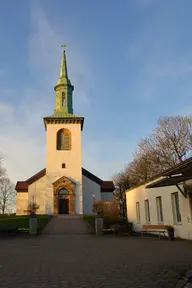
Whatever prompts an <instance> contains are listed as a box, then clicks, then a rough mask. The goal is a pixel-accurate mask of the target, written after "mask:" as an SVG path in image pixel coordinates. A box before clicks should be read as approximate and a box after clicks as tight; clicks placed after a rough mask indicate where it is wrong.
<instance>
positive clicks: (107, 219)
mask: <svg viewBox="0 0 192 288" xmlns="http://www.w3.org/2000/svg"><path fill="white" fill-rule="evenodd" d="M83 219H84V220H85V221H87V222H88V224H89V225H90V226H91V227H92V228H93V229H94V230H95V215H89V214H87V215H86V214H85V215H83ZM103 222H104V223H103V224H104V227H103V228H104V229H110V227H111V225H114V224H120V225H128V221H127V218H123V217H118V216H111V215H109V216H104V217H103Z"/></svg>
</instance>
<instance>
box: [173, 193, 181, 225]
mask: <svg viewBox="0 0 192 288" xmlns="http://www.w3.org/2000/svg"><path fill="white" fill-rule="evenodd" d="M171 199H172V209H173V220H174V223H175V224H179V223H181V213H180V207H179V193H178V192H176V193H172V194H171Z"/></svg>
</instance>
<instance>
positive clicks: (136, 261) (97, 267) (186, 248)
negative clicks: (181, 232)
mask: <svg viewBox="0 0 192 288" xmlns="http://www.w3.org/2000/svg"><path fill="white" fill-rule="evenodd" d="M191 258H192V249H191V243H188V242H185V241H175V242H169V241H164V240H157V239H147V241H146V239H144V240H142V239H140V238H131V237H113V236H112V237H105V236H104V237H95V236H87V235H70V236H66V235H56V236H54V235H43V236H38V237H28V238H27V237H26V238H21V237H19V238H11V239H6V240H5V239H4V240H0V279H1V281H0V287H9V288H13V287H14V288H22V287H25V288H34V287H35V288H44V287H46V288H47V287H51V288H55V287H59V288H60V287H70V288H73V287H78V288H95V287H97V288H98V287H101V288H108V287H110V288H111V287H113V288H118V287H124V288H127V287H130V288H134V287H144V288H145V287H147V288H148V287H149V288H150V287H152V288H155V287H162V288H165V287H175V286H176V284H177V282H178V279H179V278H180V272H181V271H187V270H188V269H189V268H190V267H191Z"/></svg>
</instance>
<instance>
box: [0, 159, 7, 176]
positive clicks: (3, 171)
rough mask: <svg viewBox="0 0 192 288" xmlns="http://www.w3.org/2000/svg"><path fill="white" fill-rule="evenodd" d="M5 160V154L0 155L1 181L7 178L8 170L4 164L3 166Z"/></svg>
mask: <svg viewBox="0 0 192 288" xmlns="http://www.w3.org/2000/svg"><path fill="white" fill-rule="evenodd" d="M3 159H4V156H3V154H0V179H1V178H2V177H3V176H5V173H6V170H5V168H4V167H3V164H2V161H3Z"/></svg>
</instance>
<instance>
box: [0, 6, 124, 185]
mask: <svg viewBox="0 0 192 288" xmlns="http://www.w3.org/2000/svg"><path fill="white" fill-rule="evenodd" d="M64 34H65V36H64ZM64 34H61V33H59V32H56V29H55V28H54V26H53V25H52V24H51V22H50V21H48V20H47V18H46V15H45V14H44V12H43V11H42V10H41V9H39V8H37V7H35V8H33V9H32V11H31V33H30V35H29V38H28V53H29V54H28V55H29V61H28V66H29V71H30V77H31V78H30V79H29V80H28V81H25V86H24V87H21V89H19V90H16V89H13V88H12V87H1V86H0V90H2V89H4V90H5V91H7V93H11V94H12V99H17V101H16V102H17V105H15V103H13V104H12V103H11V102H7V101H6V98H5V99H4V101H2V102H1V103H0V119H1V126H0V151H2V152H3V153H4V154H5V155H6V159H5V161H4V165H5V167H6V169H7V171H8V174H9V176H10V178H11V180H12V181H13V182H16V181H17V180H25V179H27V178H28V177H30V176H31V175H33V174H34V173H36V172H37V171H38V170H41V169H42V168H44V167H45V129H44V124H43V117H44V116H48V115H51V114H52V113H53V109H54V104H55V103H54V101H55V94H54V90H53V86H54V84H55V83H56V81H57V77H58V76H59V66H60V59H61V48H60V44H61V43H62V42H63V39H65V40H66V42H67V43H69V48H67V61H68V70H69V75H70V79H71V81H72V83H73V85H75V88H76V92H75V93H74V98H73V102H74V107H75V108H76V109H74V110H76V111H74V112H75V113H76V114H77V115H78V114H79V115H85V116H86V113H87V114H88V108H89V105H90V101H91V99H90V97H89V96H88V95H89V91H90V90H91V89H93V88H94V85H95V84H94V80H93V79H94V77H93V74H92V69H91V64H90V63H89V59H88V57H87V55H85V54H84V52H83V51H82V49H81V48H80V47H79V46H78V45H77V43H76V42H75V36H74V38H73V37H72V36H71V35H73V33H71V31H70V27H67V28H66V31H64ZM7 76H8V75H7ZM77 108H78V109H77ZM112 142H113V145H111V143H112ZM126 145H127V144H121V143H120V142H119V141H116V142H115V141H114V140H113V141H112V140H111V142H108V141H107V140H104V141H100V139H98V140H97V141H92V140H91V139H89V138H88V139H85V143H84V147H83V165H84V166H85V167H86V168H87V169H90V170H91V171H93V172H94V173H96V174H98V176H99V177H101V178H104V179H108V178H109V177H110V176H111V175H113V173H114V172H115V171H117V170H118V169H120V167H121V165H123V166H124V162H125V160H126V161H127V157H128V156H130V155H128V156H126V155H123V156H124V157H120V158H117V157H116V158H115V157H113V159H111V158H110V157H111V156H110V154H109V153H107V152H103V151H108V152H109V151H111V149H112V148H111V147H113V149H114V151H116V155H119V152H121V151H122V149H123V147H125V146H126ZM128 154H129V153H128ZM107 155H108V156H107ZM111 155H113V153H112V154H111Z"/></svg>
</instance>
